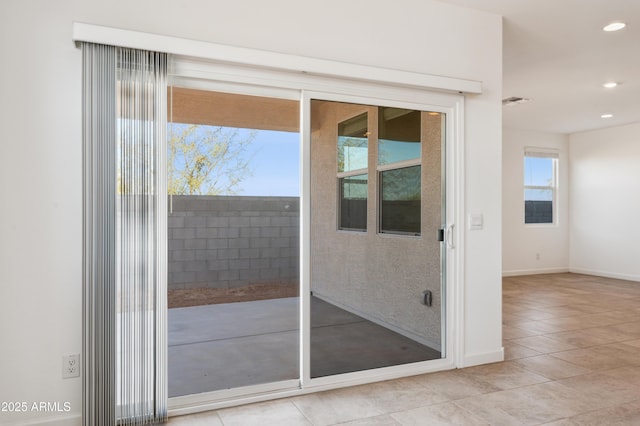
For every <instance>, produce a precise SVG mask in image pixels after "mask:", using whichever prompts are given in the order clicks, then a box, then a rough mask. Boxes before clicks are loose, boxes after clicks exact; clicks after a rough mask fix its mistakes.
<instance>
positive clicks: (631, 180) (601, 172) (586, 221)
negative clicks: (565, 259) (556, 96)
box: [569, 123, 640, 281]
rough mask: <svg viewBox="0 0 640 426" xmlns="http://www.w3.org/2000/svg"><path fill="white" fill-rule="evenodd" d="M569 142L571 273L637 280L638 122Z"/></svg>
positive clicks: (639, 275) (639, 243)
mask: <svg viewBox="0 0 640 426" xmlns="http://www.w3.org/2000/svg"><path fill="white" fill-rule="evenodd" d="M569 141H570V147H571V156H570V173H571V175H570V184H571V200H570V203H571V216H570V223H571V232H570V235H571V259H570V262H571V263H570V265H571V270H572V271H573V272H582V273H587V274H593V275H601V276H609V277H614V278H622V279H629V280H634V281H640V221H639V218H640V123H636V124H630V125H626V126H620V127H613V128H608V129H602V130H595V131H591V132H584V133H576V134H572V135H571V136H570V139H569Z"/></svg>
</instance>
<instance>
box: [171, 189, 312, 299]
mask: <svg viewBox="0 0 640 426" xmlns="http://www.w3.org/2000/svg"><path fill="white" fill-rule="evenodd" d="M299 205H300V203H299V199H298V198H297V197H242V196H192V195H174V196H170V199H169V223H168V227H169V253H168V258H169V277H168V287H169V289H180V288H193V287H214V288H233V287H241V286H245V285H250V284H257V283H288V282H297V281H298V275H299V254H298V253H299V250H298V247H299V235H300V231H299V217H300V209H299Z"/></svg>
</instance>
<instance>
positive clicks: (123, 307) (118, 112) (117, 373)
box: [83, 43, 167, 425]
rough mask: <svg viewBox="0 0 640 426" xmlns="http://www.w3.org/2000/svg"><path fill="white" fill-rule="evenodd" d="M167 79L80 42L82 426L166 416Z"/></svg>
mask: <svg viewBox="0 0 640 426" xmlns="http://www.w3.org/2000/svg"><path fill="white" fill-rule="evenodd" d="M166 74H167V57H166V55H165V54H161V53H155V52H147V51H141V50H134V49H126V48H121V47H113V46H102V45H96V44H92V43H84V44H83V133H84V141H83V144H84V305H83V306H84V308H83V313H84V317H85V318H84V330H83V339H84V357H85V362H84V384H83V394H84V409H83V421H84V424H85V425H97V424H100V425H102V424H105V425H115V424H122V425H142V424H151V423H158V422H163V421H165V420H166V417H167V383H166V379H167V373H166V358H167V355H166V354H167V342H166V264H167V263H166V252H167V247H166V241H167V239H166V232H167V226H166V193H167V191H166V155H165V153H166V93H167V82H166Z"/></svg>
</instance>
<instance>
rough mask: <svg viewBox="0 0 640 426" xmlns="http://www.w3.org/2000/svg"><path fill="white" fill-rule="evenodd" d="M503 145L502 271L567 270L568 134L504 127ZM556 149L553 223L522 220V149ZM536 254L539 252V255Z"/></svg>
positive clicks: (536, 272) (505, 273)
mask: <svg viewBox="0 0 640 426" xmlns="http://www.w3.org/2000/svg"><path fill="white" fill-rule="evenodd" d="M502 138H503V145H502V272H503V275H505V276H509V275H525V274H541V273H551V272H567V271H568V270H569V211H570V206H569V192H570V190H571V188H570V185H569V138H568V136H567V135H562V134H554V133H542V132H532V131H526V130H514V129H503V136H502ZM525 147H535V148H553V149H557V150H558V152H559V156H560V158H559V160H558V193H557V197H558V198H557V203H556V205H555V206H554V207H555V208H556V209H557V212H558V219H557V223H556V224H554V225H531V224H529V225H525V223H524V202H523V200H524V182H523V179H524V149H525ZM536 255H539V259H538V258H537V256H536Z"/></svg>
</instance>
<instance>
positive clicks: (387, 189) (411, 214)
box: [378, 107, 422, 235]
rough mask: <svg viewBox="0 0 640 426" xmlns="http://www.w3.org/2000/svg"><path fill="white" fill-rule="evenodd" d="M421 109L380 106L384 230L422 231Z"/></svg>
mask: <svg viewBox="0 0 640 426" xmlns="http://www.w3.org/2000/svg"><path fill="white" fill-rule="evenodd" d="M420 141H421V113H420V111H414V110H408V109H401V108H388V107H381V108H379V114H378V188H379V197H380V202H379V231H380V233H390V234H405V235H420V227H421V221H420V217H421V201H420V200H421V193H422V189H421V188H422V185H421V178H420V176H421V171H422V166H421V158H422V155H421V153H422V144H421V142H420Z"/></svg>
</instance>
